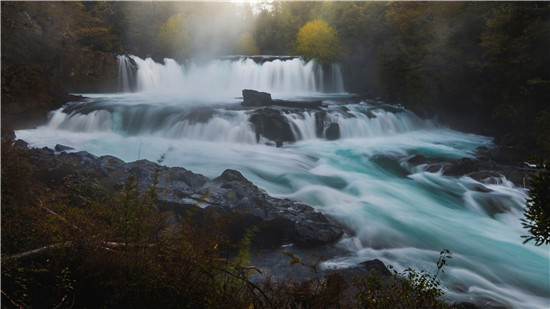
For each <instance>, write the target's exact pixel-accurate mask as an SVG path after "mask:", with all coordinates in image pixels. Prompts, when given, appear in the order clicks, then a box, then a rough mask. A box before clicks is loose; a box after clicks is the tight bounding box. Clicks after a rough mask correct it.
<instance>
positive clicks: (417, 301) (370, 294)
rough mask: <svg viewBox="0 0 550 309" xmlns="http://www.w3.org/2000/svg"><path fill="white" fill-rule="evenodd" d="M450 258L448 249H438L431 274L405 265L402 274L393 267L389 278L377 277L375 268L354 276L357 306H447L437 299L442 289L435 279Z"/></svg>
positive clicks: (381, 308) (447, 306)
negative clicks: (436, 260)
mask: <svg viewBox="0 0 550 309" xmlns="http://www.w3.org/2000/svg"><path fill="white" fill-rule="evenodd" d="M450 258H451V253H450V251H449V250H443V251H441V253H440V257H439V260H438V262H437V272H436V274H435V275H432V274H430V273H428V272H426V271H424V270H422V271H416V270H413V269H411V268H407V269H405V270H404V271H403V272H402V273H398V272H397V271H395V270H394V275H393V278H386V279H385V278H381V277H380V276H379V275H378V273H377V272H375V271H371V272H370V273H368V274H367V275H366V276H365V277H361V278H356V279H355V285H356V287H357V288H358V289H359V293H358V294H357V300H358V301H359V304H360V306H361V308H380V309H384V308H451V307H450V306H449V304H447V303H446V302H445V301H443V300H441V296H443V291H442V290H441V287H440V279H439V278H438V275H439V272H440V271H441V272H443V266H445V265H446V264H447V259H450ZM391 268H392V267H391V266H390V269H391Z"/></svg>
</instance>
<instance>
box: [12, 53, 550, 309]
mask: <svg viewBox="0 0 550 309" xmlns="http://www.w3.org/2000/svg"><path fill="white" fill-rule="evenodd" d="M119 60H120V63H121V69H120V74H119V77H120V79H119V80H120V88H121V92H120V93H115V94H84V95H83V96H84V99H83V100H82V101H79V102H72V103H69V104H68V105H67V106H65V107H63V108H61V109H59V110H57V111H53V112H52V113H51V117H50V120H49V122H48V123H47V124H46V125H44V126H42V127H39V128H36V129H32V130H21V131H17V132H16V135H17V137H18V138H21V139H24V140H26V141H27V142H29V143H30V144H31V146H34V147H44V146H47V147H50V148H53V147H54V146H55V145H56V144H63V145H66V146H70V147H73V148H74V149H75V151H78V150H85V151H88V152H90V153H92V154H95V155H98V156H99V155H107V154H108V155H114V156H117V157H119V158H121V159H123V160H125V161H134V160H137V159H144V158H146V159H149V160H152V161H156V160H157V159H159V158H160V157H161V155H163V154H165V155H166V159H165V161H164V164H166V165H169V166H183V167H185V168H187V169H190V170H192V171H193V172H196V173H202V174H204V175H206V176H208V177H216V176H218V175H220V174H221V173H222V172H223V171H224V170H225V169H228V168H232V169H236V170H239V171H240V172H242V173H243V175H244V176H245V177H247V178H248V179H249V180H251V181H252V182H253V183H255V184H256V185H258V186H259V187H261V188H263V189H265V190H266V191H268V192H269V193H270V194H272V195H274V196H278V197H288V198H291V199H295V200H299V201H303V202H305V203H307V204H309V205H311V206H313V207H315V208H316V209H317V210H319V211H321V212H323V213H325V214H327V215H329V216H331V217H333V218H335V220H337V221H338V222H340V223H342V224H344V225H346V226H347V227H348V228H349V229H350V230H351V231H353V233H351V235H347V236H346V237H345V238H344V239H342V241H341V242H340V243H339V244H338V245H337V247H339V248H341V249H342V251H341V252H342V253H341V255H338V256H335V257H332V258H331V259H330V260H329V261H327V262H326V263H325V266H326V267H332V266H337V267H349V266H353V265H355V264H357V263H359V262H362V261H365V260H370V259H374V258H378V259H381V260H382V261H383V262H384V263H386V264H391V265H393V266H394V267H395V268H396V269H398V270H403V269H405V268H407V267H412V268H414V269H418V270H421V269H425V270H428V271H433V270H434V269H435V262H436V261H437V258H438V257H439V251H441V250H442V249H449V250H450V251H451V252H452V253H453V258H452V259H451V260H449V265H448V266H446V272H445V274H443V277H442V280H443V282H444V286H445V290H446V295H447V296H448V297H449V298H451V299H454V300H458V301H474V302H476V301H477V302H483V301H487V302H488V303H490V302H491V301H495V302H496V303H500V304H505V305H509V306H511V307H513V308H548V307H550V295H549V293H550V265H549V259H550V257H549V250H548V247H544V246H541V247H535V246H534V245H533V244H526V245H524V244H522V241H523V239H522V238H521V235H524V234H525V232H526V231H525V230H524V229H523V228H522V226H521V224H520V218H521V216H522V211H523V207H524V204H525V200H526V198H527V191H526V190H525V189H523V188H520V187H516V186H514V185H513V184H512V183H511V182H509V181H507V180H506V179H505V178H503V177H500V178H499V177H489V178H486V179H483V180H481V181H476V180H474V179H472V178H470V177H466V176H463V177H449V176H444V175H443V174H442V172H441V171H434V170H430V171H428V166H427V165H426V164H420V165H413V164H410V163H408V160H409V159H410V158H412V157H413V156H415V155H418V154H421V155H423V156H425V157H426V158H427V159H428V160H430V159H433V160H438V161H445V160H456V159H460V158H463V157H472V156H474V155H475V152H476V149H477V148H478V147H480V146H486V147H490V146H491V145H492V139H491V138H489V137H484V136H479V135H472V134H465V133H461V132H457V131H453V130H450V129H448V128H446V127H445V126H443V125H440V124H437V123H435V122H432V121H427V120H422V119H420V118H419V117H417V116H416V115H415V114H414V113H412V112H410V111H408V110H406V109H405V108H403V107H401V106H391V105H387V104H385V103H384V102H380V101H374V100H373V101H371V100H364V101H361V102H354V101H352V98H351V96H350V95H349V94H346V93H345V92H344V89H343V86H342V78H341V72H340V70H339V68H338V66H333V67H331V68H330V72H325V71H323V68H322V67H320V66H318V65H316V64H315V63H314V62H309V63H304V62H303V61H302V60H300V59H299V58H288V59H283V60H281V59H276V58H270V59H264V60H263V61H256V62H255V61H253V60H252V59H247V58H242V59H237V58H235V59H221V60H215V61H210V62H204V63H192V62H190V63H187V64H185V65H179V64H177V63H176V62H175V61H173V60H169V59H167V60H166V61H165V63H164V64H160V63H155V62H154V61H152V60H151V59H146V60H143V59H140V58H138V57H131V58H127V57H120V59H119ZM325 69H326V68H325ZM246 88H249V89H256V90H260V91H268V92H271V93H272V95H273V98H275V99H277V98H292V99H298V100H299V99H321V100H323V102H324V104H325V105H326V106H325V107H323V110H324V111H325V112H326V115H327V116H326V117H327V119H329V120H330V122H333V123H338V124H339V126H340V131H341V138H340V139H338V140H335V141H328V140H327V139H325V138H324V137H323V136H321V137H318V136H319V135H318V133H317V132H316V129H315V128H316V122H315V121H316V119H315V111H311V110H290V111H288V112H287V113H285V114H284V116H285V117H286V118H287V120H288V122H289V123H290V124H291V127H292V131H293V134H294V136H295V138H296V140H297V141H296V142H294V143H285V144H284V145H283V147H280V148H276V147H274V146H273V145H272V143H270V141H267V140H265V139H263V138H262V139H260V141H259V142H258V141H257V139H256V134H255V131H254V128H253V127H252V124H251V123H250V122H249V121H248V118H249V116H250V113H251V110H250V109H243V108H241V106H240V102H241V101H242V99H240V98H239V97H240V96H241V90H242V89H246ZM495 209H497V210H498V211H495ZM503 210H504V211H503Z"/></svg>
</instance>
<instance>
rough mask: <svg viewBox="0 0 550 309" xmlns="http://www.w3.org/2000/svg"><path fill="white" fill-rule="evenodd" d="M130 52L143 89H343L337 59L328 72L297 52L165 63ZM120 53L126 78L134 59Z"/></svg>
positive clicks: (191, 92) (226, 92)
mask: <svg viewBox="0 0 550 309" xmlns="http://www.w3.org/2000/svg"><path fill="white" fill-rule="evenodd" d="M130 57H131V60H132V61H133V62H134V63H135V64H136V66H137V71H136V73H135V74H136V79H137V81H136V89H137V91H139V92H165V93H166V92H171V93H180V94H184V95H186V96H189V97H195V98H197V97H198V98H200V97H204V96H216V97H235V96H239V95H240V93H241V90H242V89H255V90H258V91H269V92H271V93H273V94H274V95H279V96H283V97H284V96H289V95H291V96H295V95H300V94H302V95H307V94H311V93H323V92H330V93H342V92H344V87H343V79H342V72H341V70H340V67H339V65H338V64H333V65H331V66H330V67H328V69H329V71H330V75H329V76H326V74H325V73H324V69H323V66H321V65H318V64H317V63H316V62H315V61H309V62H307V63H304V61H303V60H302V59H300V58H297V57H293V58H290V57H284V58H282V59H277V58H272V59H269V60H268V61H264V62H260V63H258V62H256V61H254V60H253V59H251V58H246V57H243V58H239V59H215V60H211V61H207V62H198V61H191V60H190V61H188V62H186V63H185V64H182V65H180V64H178V63H177V62H176V61H174V60H173V59H164V64H161V63H157V62H155V61H154V60H153V59H151V58H147V59H141V58H139V57H136V56H130ZM118 59H119V65H120V67H121V69H120V71H121V72H124V74H123V78H122V79H123V80H124V76H126V74H128V73H127V72H128V71H129V70H128V66H130V65H131V61H130V59H129V58H128V57H126V56H119V58H118ZM125 67H126V69H124V68H125ZM327 78H328V80H327ZM126 79H127V78H126ZM123 88H124V87H123ZM124 89H127V87H126V88H124Z"/></svg>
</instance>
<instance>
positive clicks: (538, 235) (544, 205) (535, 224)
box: [521, 171, 550, 246]
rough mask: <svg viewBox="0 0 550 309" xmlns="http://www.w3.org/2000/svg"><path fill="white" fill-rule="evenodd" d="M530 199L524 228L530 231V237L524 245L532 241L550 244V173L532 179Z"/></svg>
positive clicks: (523, 220) (545, 172) (525, 213)
mask: <svg viewBox="0 0 550 309" xmlns="http://www.w3.org/2000/svg"><path fill="white" fill-rule="evenodd" d="M529 195H530V198H529V199H528V200H527V205H526V209H525V211H524V213H523V214H524V217H525V218H522V219H521V221H522V224H523V226H524V227H525V228H526V229H528V233H529V235H527V236H522V237H523V238H525V241H524V243H527V242H529V241H531V240H534V241H535V245H537V246H540V245H543V244H545V245H548V244H549V243H550V172H547V171H542V172H540V173H539V174H538V175H536V176H533V178H532V179H531V189H530V190H529Z"/></svg>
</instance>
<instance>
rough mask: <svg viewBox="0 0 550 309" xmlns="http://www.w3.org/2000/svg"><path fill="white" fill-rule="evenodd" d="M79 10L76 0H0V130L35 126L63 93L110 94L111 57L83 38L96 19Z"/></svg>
mask: <svg viewBox="0 0 550 309" xmlns="http://www.w3.org/2000/svg"><path fill="white" fill-rule="evenodd" d="M83 10H84V7H83V5H82V4H80V3H78V2H70V3H62V2H2V128H4V129H17V128H22V127H28V126H33V125H36V124H37V123H39V122H40V121H43V120H44V119H45V117H46V115H47V112H48V111H49V110H52V109H55V108H57V107H59V106H61V105H62V104H63V103H65V102H66V101H67V100H70V96H69V95H67V94H68V93H71V92H75V93H78V92H97V91H114V90H116V87H117V61H116V55H115V53H113V51H112V50H106V49H105V48H102V46H98V45H97V44H94V42H93V41H90V40H87V37H88V36H89V33H88V32H86V31H85V30H86V29H94V22H97V20H95V19H92V18H91V17H90V16H89V14H83ZM96 41H97V40H96ZM102 49H103V50H102Z"/></svg>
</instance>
